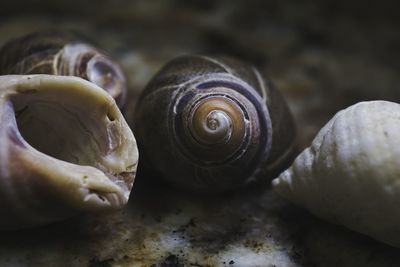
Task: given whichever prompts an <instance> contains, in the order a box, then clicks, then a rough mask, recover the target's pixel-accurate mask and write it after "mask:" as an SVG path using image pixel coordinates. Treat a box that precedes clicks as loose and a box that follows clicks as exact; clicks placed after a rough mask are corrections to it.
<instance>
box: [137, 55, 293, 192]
mask: <svg viewBox="0 0 400 267" xmlns="http://www.w3.org/2000/svg"><path fill="white" fill-rule="evenodd" d="M135 115H136V116H135V120H134V123H133V124H134V126H135V131H136V132H135V133H136V134H137V138H138V141H139V145H141V146H142V147H143V151H145V154H146V156H147V159H148V160H147V161H146V163H148V164H149V165H151V166H152V167H153V168H154V169H156V170H157V171H158V172H160V173H161V174H162V176H163V177H164V178H166V179H167V180H169V181H171V182H172V183H174V184H175V185H178V186H180V187H183V188H185V189H188V190H191V191H197V192H205V193H217V192H224V191H228V190H233V189H236V188H239V187H241V186H243V185H248V184H250V183H259V182H265V181H268V179H272V178H274V177H276V175H278V174H279V173H280V172H281V171H282V170H283V169H285V168H286V167H287V166H288V165H289V164H290V163H291V160H292V157H293V154H294V151H295V144H296V129H295V124H294V121H293V118H292V116H291V113H290V111H289V108H288V106H287V104H286V102H285V99H284V98H283V97H282V96H281V94H280V93H279V92H278V90H276V89H275V88H274V87H273V86H272V84H271V83H270V82H269V81H268V80H266V79H265V78H264V77H262V76H261V74H260V73H259V71H258V70H257V69H256V68H254V67H253V66H251V65H248V64H246V63H244V62H242V61H239V60H236V59H232V58H226V57H225V58H223V57H209V56H202V55H187V56H182V57H178V58H176V59H173V60H172V61H170V62H169V63H167V64H166V65H165V66H164V68H162V69H161V71H160V72H159V73H158V74H156V75H155V77H153V79H152V80H151V81H150V83H149V84H148V85H147V87H146V88H145V89H144V90H143V92H142V95H141V96H140V98H139V100H138V104H137V106H136V114H135Z"/></svg>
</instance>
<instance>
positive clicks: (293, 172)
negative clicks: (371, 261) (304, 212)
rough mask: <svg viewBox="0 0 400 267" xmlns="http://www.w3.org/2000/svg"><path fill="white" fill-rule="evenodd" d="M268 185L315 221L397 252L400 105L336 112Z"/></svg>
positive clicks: (399, 233)
mask: <svg viewBox="0 0 400 267" xmlns="http://www.w3.org/2000/svg"><path fill="white" fill-rule="evenodd" d="M273 185H274V189H275V190H276V191H277V192H278V193H279V194H281V195H282V196H284V197H285V198H288V199H290V200H291V201H293V202H294V203H296V204H298V205H299V206H302V207H305V208H307V209H308V210H309V211H311V212H312V213H314V214H315V215H317V216H319V217H321V218H324V219H326V220H329V221H331V222H333V223H337V224H341V225H344V226H346V227H348V228H350V229H352V230H355V231H358V232H360V233H363V234H366V235H369V236H371V237H373V238H375V239H377V240H380V241H382V242H385V243H387V244H390V245H393V246H397V247H400V105H399V104H396V103H392V102H386V101H371V102H362V103H358V104H356V105H354V106H351V107H349V108H347V109H345V110H342V111H340V112H339V113H338V114H336V115H335V117H334V118H333V119H332V120H331V121H329V123H328V124H327V125H326V126H325V127H324V128H322V130H321V131H320V132H319V134H318V135H317V137H316V138H315V139H314V141H313V143H312V145H311V147H309V148H307V149H306V150H304V151H303V153H301V154H300V155H299V156H298V157H297V159H296V160H295V162H294V163H293V165H292V166H291V167H290V168H289V169H288V170H286V171H285V172H283V173H282V174H281V175H280V176H279V177H278V178H276V179H275V180H274V181H273Z"/></svg>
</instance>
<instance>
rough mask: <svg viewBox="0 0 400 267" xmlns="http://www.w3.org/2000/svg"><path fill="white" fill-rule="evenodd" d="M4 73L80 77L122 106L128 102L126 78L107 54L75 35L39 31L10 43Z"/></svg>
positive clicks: (0, 65)
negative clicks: (126, 99) (105, 92)
mask: <svg viewBox="0 0 400 267" xmlns="http://www.w3.org/2000/svg"><path fill="white" fill-rule="evenodd" d="M0 74H1V75H6V74H54V75H65V76H77V77H80V78H83V79H85V80H88V81H90V82H93V83H95V84H96V85H98V86H100V87H101V88H103V89H104V90H105V91H107V92H108V93H109V94H110V95H111V96H112V97H113V98H114V99H115V100H116V102H117V104H118V106H119V107H122V106H123V105H124V103H125V97H126V91H127V89H126V82H125V77H124V75H123V73H122V71H121V69H120V67H119V66H118V64H116V63H115V62H113V60H112V59H111V58H110V57H109V56H108V55H107V54H106V53H105V52H103V51H101V50H99V49H98V48H96V47H94V46H92V45H90V44H88V43H86V42H84V41H82V40H81V39H80V38H78V37H76V36H75V35H73V34H68V33H62V32H35V33H31V34H27V35H24V36H21V37H18V38H15V39H12V40H10V41H9V42H7V43H6V44H5V45H4V46H3V47H2V48H1V49H0Z"/></svg>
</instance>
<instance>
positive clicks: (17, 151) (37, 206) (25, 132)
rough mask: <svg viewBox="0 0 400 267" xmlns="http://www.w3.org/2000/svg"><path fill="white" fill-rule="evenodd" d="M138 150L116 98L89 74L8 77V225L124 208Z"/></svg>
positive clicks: (2, 116) (0, 182) (2, 85)
mask: <svg viewBox="0 0 400 267" xmlns="http://www.w3.org/2000/svg"><path fill="white" fill-rule="evenodd" d="M137 161H138V151H137V147H136V141H135V138H134V136H133V134H132V132H131V130H130V129H129V127H128V125H127V123H126V122H125V120H124V118H123V117H122V114H121V112H120V111H119V109H118V107H117V105H116V103H115V101H114V100H113V99H112V98H111V97H110V96H109V95H108V94H107V93H106V92H105V91H104V90H102V89H101V88H99V87H98V86H96V85H94V84H93V83H90V82H87V81H85V80H83V79H81V78H77V77H68V76H55V75H26V76H25V75H5V76H0V213H1V216H2V217H1V218H2V219H1V220H0V229H10V228H13V229H15V228H21V227H32V226H37V225H42V224H46V223H49V222H54V221H58V220H62V219H65V218H68V217H70V216H72V215H74V214H78V213H81V212H102V211H109V210H115V209H119V208H121V207H123V206H124V205H125V204H126V203H127V201H128V198H129V195H130V191H131V189H132V186H133V182H134V178H135V174H136V166H137Z"/></svg>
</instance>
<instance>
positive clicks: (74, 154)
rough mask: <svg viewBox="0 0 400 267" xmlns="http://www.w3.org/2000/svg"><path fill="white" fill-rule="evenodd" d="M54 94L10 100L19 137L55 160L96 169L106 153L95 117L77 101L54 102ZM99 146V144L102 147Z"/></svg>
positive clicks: (33, 94)
mask: <svg viewBox="0 0 400 267" xmlns="http://www.w3.org/2000/svg"><path fill="white" fill-rule="evenodd" d="M54 97H55V95H52V94H51V93H47V95H46V96H45V95H43V94H40V97H39V96H38V94H37V93H24V94H18V95H15V96H14V97H12V99H11V100H12V102H13V105H14V107H15V113H16V121H17V125H18V128H19V131H20V133H21V135H22V137H23V138H24V139H25V141H27V142H28V143H29V144H30V145H31V146H32V147H34V148H35V149H37V150H39V151H40V152H42V153H44V154H46V155H49V156H51V157H54V158H56V159H59V160H63V161H67V162H70V163H74V164H78V165H86V166H93V167H97V168H99V167H100V166H98V162H99V156H100V155H104V154H105V153H106V152H107V149H108V148H107V147H106V146H104V143H108V142H107V140H104V137H105V136H102V134H101V132H102V130H103V131H104V129H98V127H99V124H98V123H96V121H95V119H96V117H95V116H94V115H93V114H91V113H87V110H86V111H85V109H84V108H83V107H80V106H79V104H80V103H79V102H80V101H77V99H66V98H64V99H63V101H62V102H61V101H56V99H55V98H54ZM102 144H103V145H102Z"/></svg>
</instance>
